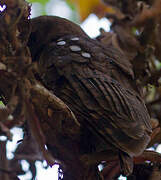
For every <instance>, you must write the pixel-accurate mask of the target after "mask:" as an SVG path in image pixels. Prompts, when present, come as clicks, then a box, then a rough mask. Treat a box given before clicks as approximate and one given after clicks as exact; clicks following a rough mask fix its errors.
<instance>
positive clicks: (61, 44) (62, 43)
mask: <svg viewBox="0 0 161 180" xmlns="http://www.w3.org/2000/svg"><path fill="white" fill-rule="evenodd" d="M65 44H66V42H65V41H59V42H57V45H58V46H63V45H65Z"/></svg>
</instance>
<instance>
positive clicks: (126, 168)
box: [119, 151, 133, 176]
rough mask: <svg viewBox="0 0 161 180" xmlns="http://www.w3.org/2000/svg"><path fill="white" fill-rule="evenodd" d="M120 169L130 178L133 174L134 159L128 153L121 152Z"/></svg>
mask: <svg viewBox="0 0 161 180" xmlns="http://www.w3.org/2000/svg"><path fill="white" fill-rule="evenodd" d="M119 158H120V167H121V172H122V175H124V176H129V175H130V174H132V172H133V158H132V157H130V156H129V155H128V154H127V153H125V152H122V151H120V153H119Z"/></svg>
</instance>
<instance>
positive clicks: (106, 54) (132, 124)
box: [28, 16, 151, 174]
mask: <svg viewBox="0 0 161 180" xmlns="http://www.w3.org/2000/svg"><path fill="white" fill-rule="evenodd" d="M31 24H32V27H33V28H32V33H31V37H30V40H29V43H28V44H29V47H30V49H31V53H32V58H33V60H35V61H38V62H39V68H40V76H41V79H42V81H43V83H44V85H45V86H46V87H47V88H48V89H50V90H53V91H54V93H55V94H56V95H57V96H58V97H60V98H61V99H62V100H63V101H64V102H65V103H66V104H67V105H68V106H69V107H70V108H71V110H72V111H73V112H74V114H75V115H76V117H77V119H78V121H79V122H80V124H81V129H82V134H83V135H82V144H83V146H84V147H85V148H82V150H81V151H82V153H90V152H96V151H97V152H99V151H103V150H106V149H109V147H114V148H115V149H119V152H120V154H121V159H122V160H123V168H124V169H123V170H124V172H125V173H127V174H128V173H129V171H131V169H132V168H131V167H126V160H127V159H128V158H129V157H133V156H137V155H139V154H141V153H142V152H143V150H144V149H145V148H146V146H147V144H148V143H149V141H150V136H149V133H150V132H151V126H150V122H149V120H150V118H149V114H148V112H147V109H146V107H145V105H144V102H143V100H142V98H141V96H140V93H139V90H138V89H137V86H136V84H135V80H134V74H133V70H132V65H131V64H130V62H129V61H128V60H127V59H126V57H124V56H123V55H122V54H121V53H120V52H118V51H117V50H116V49H114V48H112V47H109V48H107V47H104V46H103V45H102V44H101V43H100V42H98V41H97V40H93V39H91V38H89V37H88V36H87V35H86V34H85V33H84V32H83V31H82V30H81V29H80V27H79V26H78V25H76V24H74V23H72V22H70V21H67V20H65V19H62V18H59V17H51V16H44V17H38V18H35V19H33V20H31ZM86 135H88V138H84V137H86ZM83 146H82V147H83ZM124 157H125V160H124ZM126 157H128V158H126ZM127 164H128V163H127Z"/></svg>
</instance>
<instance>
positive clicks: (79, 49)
mask: <svg viewBox="0 0 161 180" xmlns="http://www.w3.org/2000/svg"><path fill="white" fill-rule="evenodd" d="M69 48H70V50H71V51H74V52H77V51H81V48H80V47H79V46H76V45H73V46H70V47H69Z"/></svg>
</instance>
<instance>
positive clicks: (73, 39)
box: [71, 37, 79, 41]
mask: <svg viewBox="0 0 161 180" xmlns="http://www.w3.org/2000/svg"><path fill="white" fill-rule="evenodd" d="M71 40H72V41H78V40H79V38H78V37H73V38H71Z"/></svg>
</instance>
